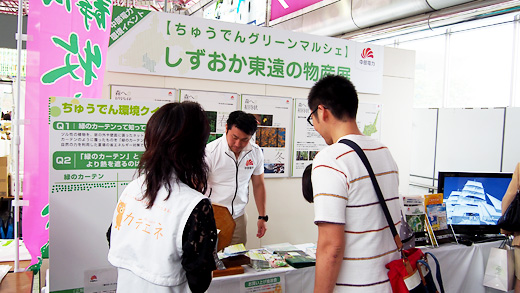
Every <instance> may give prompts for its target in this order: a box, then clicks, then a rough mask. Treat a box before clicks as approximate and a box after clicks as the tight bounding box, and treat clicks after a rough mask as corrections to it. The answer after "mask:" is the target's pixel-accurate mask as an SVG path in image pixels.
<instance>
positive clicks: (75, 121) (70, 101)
mask: <svg viewBox="0 0 520 293" xmlns="http://www.w3.org/2000/svg"><path fill="white" fill-rule="evenodd" d="M163 104H164V102H154V101H150V102H145V101H115V100H98V99H96V100H93V99H74V98H51V99H50V102H49V129H50V130H49V131H50V137H52V138H53V139H51V140H50V144H49V147H50V152H49V161H50V168H49V186H50V191H49V204H50V213H51V215H52V216H51V217H50V226H51V227H52V229H50V230H49V231H50V232H49V241H50V243H51V244H50V245H51V247H52V249H51V250H50V258H52V261H51V262H50V271H51V272H52V273H51V275H50V278H51V281H50V286H51V287H50V292H54V291H59V292H76V291H74V290H80V289H81V288H83V286H84V273H85V272H88V271H91V270H93V269H100V268H103V267H111V265H110V263H108V261H107V255H108V242H107V239H106V235H105V233H106V232H107V229H108V227H109V226H110V223H111V221H112V215H113V213H114V209H115V206H116V203H117V199H118V197H119V195H120V194H121V192H122V191H123V189H124V188H125V187H126V185H128V183H129V182H130V181H131V180H132V179H133V178H134V175H135V173H136V168H137V166H138V164H139V160H140V157H141V154H142V153H143V151H144V141H143V139H144V130H145V127H146V123H147V122H148V119H149V118H150V116H151V115H152V114H153V113H154V112H155V111H156V110H157V109H158V108H159V107H161V106H162V105H163Z"/></svg>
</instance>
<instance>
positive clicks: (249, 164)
mask: <svg viewBox="0 0 520 293" xmlns="http://www.w3.org/2000/svg"><path fill="white" fill-rule="evenodd" d="M247 166H253V160H251V159H249V160H247V162H246V167H247Z"/></svg>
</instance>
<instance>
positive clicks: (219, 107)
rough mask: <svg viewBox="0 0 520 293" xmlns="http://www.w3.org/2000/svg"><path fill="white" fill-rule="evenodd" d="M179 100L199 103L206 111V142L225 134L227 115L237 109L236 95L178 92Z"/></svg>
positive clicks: (237, 97) (237, 99)
mask: <svg viewBox="0 0 520 293" xmlns="http://www.w3.org/2000/svg"><path fill="white" fill-rule="evenodd" d="M180 100H181V102H182V101H194V102H197V103H199V104H200V105H201V106H202V108H204V110H205V111H206V115H207V117H208V120H209V125H210V135H209V140H208V142H211V141H213V140H215V139H217V138H219V137H221V136H222V135H223V134H225V133H226V121H227V119H228V116H229V113H231V112H233V111H235V110H237V109H238V104H239V95H238V94H237V93H225V92H208V91H194V90H180Z"/></svg>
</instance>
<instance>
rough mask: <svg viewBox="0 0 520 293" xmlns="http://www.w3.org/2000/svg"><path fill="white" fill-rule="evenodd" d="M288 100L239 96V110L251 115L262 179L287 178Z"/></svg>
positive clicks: (290, 108)
mask: <svg viewBox="0 0 520 293" xmlns="http://www.w3.org/2000/svg"><path fill="white" fill-rule="evenodd" d="M292 108H293V99H292V98H282V97H269V96H253V95H242V110H243V111H244V112H247V113H251V114H253V115H255V117H256V119H257V121H258V130H257V131H256V134H255V135H254V136H253V138H252V139H254V142H255V143H256V144H257V145H258V146H260V148H262V151H263V153H264V173H265V175H264V176H265V177H267V178H269V177H287V176H289V174H290V173H289V172H290V145H291V137H292V133H291V132H292V131H291V130H292V127H291V126H292V121H291V120H292V119H291V117H292Z"/></svg>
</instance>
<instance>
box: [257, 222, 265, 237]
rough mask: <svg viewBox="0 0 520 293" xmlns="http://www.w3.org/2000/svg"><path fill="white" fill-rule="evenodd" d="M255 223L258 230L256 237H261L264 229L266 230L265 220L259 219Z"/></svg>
mask: <svg viewBox="0 0 520 293" xmlns="http://www.w3.org/2000/svg"><path fill="white" fill-rule="evenodd" d="M256 225H257V226H258V232H257V233H256V237H258V238H262V237H263V236H264V235H265V231H267V227H266V225H265V221H264V220H260V219H259V220H258V222H256Z"/></svg>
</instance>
